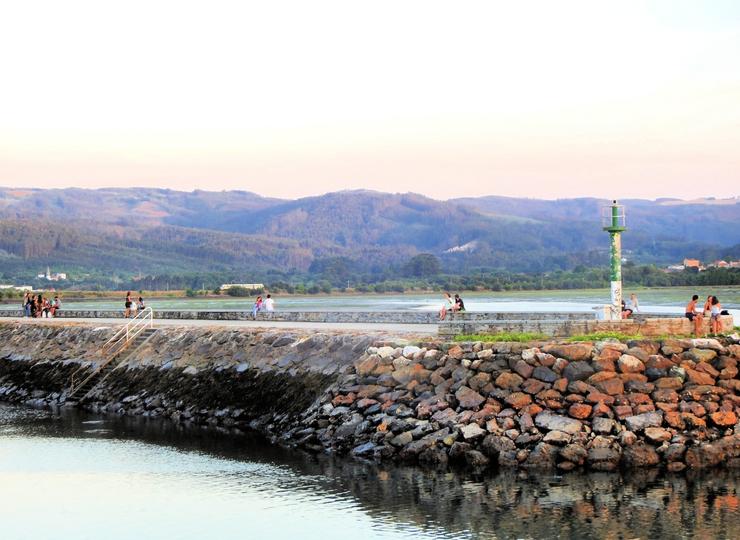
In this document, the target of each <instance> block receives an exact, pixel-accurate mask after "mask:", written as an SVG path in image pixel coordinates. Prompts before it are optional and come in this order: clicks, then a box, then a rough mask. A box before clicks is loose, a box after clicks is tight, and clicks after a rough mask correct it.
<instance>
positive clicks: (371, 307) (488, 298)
mask: <svg viewBox="0 0 740 540" xmlns="http://www.w3.org/2000/svg"><path fill="white" fill-rule="evenodd" d="M625 292H626V293H628V294H629V293H630V292H637V294H638V297H639V300H640V306H641V308H642V309H643V311H649V312H653V313H669V314H670V313H673V314H682V313H683V312H684V307H685V306H686V303H687V302H688V300H689V299H690V298H691V295H692V294H699V295H700V297H701V298H702V299H704V298H706V296H707V295H709V294H714V295H716V296H718V297H719V299H720V301H721V302H722V305H723V306H724V307H725V308H727V309H729V310H730V311H731V312H732V314H733V315H734V316H735V317H736V318H737V319H738V320H740V287H694V288H688V287H670V288H654V289H638V290H636V291H631V290H629V289H628V290H626V291H625ZM463 298H464V299H465V306H466V308H467V309H468V311H514V312H516V311H524V312H527V311H545V312H547V311H571V312H593V309H592V308H593V307H594V306H596V305H599V304H602V305H603V304H605V303H608V301H609V291H608V290H607V289H604V290H601V289H598V290H596V289H589V290H576V291H525V292H498V293H497V292H477V293H465V294H463ZM276 300H277V308H278V309H284V310H289V311H290V310H308V311H335V310H347V311H386V310H422V311H436V310H438V309H439V308H440V307H441V306H442V304H443V299H442V295H441V294H402V295H401V294H399V295H356V296H354V295H338V294H337V295H329V296H286V297H280V296H278V297H277V299H276ZM251 304H252V299H250V298H229V297H226V298H176V299H153V300H151V301H149V302H148V305H150V306H152V307H153V308H154V309H155V310H156V309H206V310H207V309H213V310H221V309H227V310H228V309H240V310H244V309H251ZM64 305H65V307H68V308H70V309H72V308H78V309H122V308H123V301H122V300H120V301H111V300H87V301H73V300H70V301H65V302H64ZM11 307H15V306H13V305H12V304H3V305H2V306H0V308H2V309H9V308H11Z"/></svg>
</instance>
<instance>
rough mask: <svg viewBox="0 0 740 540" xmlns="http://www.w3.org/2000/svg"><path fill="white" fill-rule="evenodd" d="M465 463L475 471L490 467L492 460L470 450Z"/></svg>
mask: <svg viewBox="0 0 740 540" xmlns="http://www.w3.org/2000/svg"><path fill="white" fill-rule="evenodd" d="M465 462H466V463H467V464H468V465H469V466H470V467H473V468H475V469H481V468H484V467H488V464H489V463H490V462H491V460H490V459H489V458H488V457H486V456H485V455H484V454H483V453H482V452H479V451H478V450H468V451H466V452H465Z"/></svg>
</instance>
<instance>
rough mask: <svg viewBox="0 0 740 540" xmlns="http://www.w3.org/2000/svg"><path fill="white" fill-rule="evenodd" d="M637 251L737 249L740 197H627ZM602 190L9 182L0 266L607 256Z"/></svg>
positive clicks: (14, 271)
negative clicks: (294, 190) (295, 195)
mask: <svg viewBox="0 0 740 540" xmlns="http://www.w3.org/2000/svg"><path fill="white" fill-rule="evenodd" d="M621 202H623V203H624V204H625V206H626V208H627V215H628V217H627V225H628V231H627V233H625V235H624V240H623V246H624V249H625V254H626V255H627V257H628V258H631V259H633V260H635V261H637V262H657V263H667V262H672V261H679V260H681V259H682V258H684V257H700V258H703V259H713V258H717V257H733V256H734V257H736V258H740V253H739V251H740V248H739V247H738V245H740V201H739V200H737V199H733V200H725V201H717V200H712V199H706V200H699V201H689V202H686V201H677V200H669V199H663V200H658V201H645V200H628V201H621ZM606 203H607V201H600V200H597V199H587V198H583V199H565V200H558V201H542V200H535V199H516V198H503V197H481V198H468V199H456V200H450V201H438V200H434V199H430V198H427V197H424V196H422V195H417V194H388V193H378V192H370V191H345V192H336V193H328V194H325V195H321V196H317V197H307V198H302V199H297V200H280V199H270V198H264V197H261V196H259V195H256V194H254V193H249V192H244V191H223V192H207V191H195V192H178V191H171V190H161V189H99V190H84V189H57V190H32V189H10V188H0V276H4V277H5V278H8V277H15V276H19V275H29V276H30V275H33V274H35V273H37V272H38V271H40V270H41V269H43V268H45V266H46V265H47V264H51V265H53V267H54V268H55V269H57V270H59V271H64V270H68V271H72V270H74V271H76V272H85V273H92V274H95V273H108V274H109V273H112V272H118V273H120V275H126V274H129V275H130V274H137V273H163V272H170V273H178V272H189V273H197V272H208V271H225V270H229V271H233V272H234V274H235V275H244V276H245V277H246V276H249V275H260V273H262V272H266V271H269V270H271V269H272V270H280V271H294V270H295V271H307V270H308V269H310V268H311V267H312V265H313V266H314V268H315V267H317V265H318V266H320V265H321V262H322V261H324V260H327V259H330V258H336V257H341V258H343V259H346V260H349V261H352V263H353V264H357V265H359V267H360V268H362V269H363V271H365V272H371V273H372V272H374V271H382V269H384V268H387V267H389V266H392V265H402V264H403V263H404V262H405V261H407V260H408V259H409V258H411V257H412V256H414V255H415V254H418V253H431V254H433V255H435V256H436V257H437V258H438V259H439V260H440V261H441V264H442V268H443V270H445V271H446V272H451V273H466V272H469V271H471V270H472V269H476V268H478V269H480V268H483V269H507V270H516V271H533V272H534V271H551V270H557V269H569V268H573V267H575V266H577V265H587V266H588V265H601V264H606V247H607V245H608V239H607V237H606V234H605V233H603V232H602V231H601V224H600V207H601V206H602V205H603V204H606Z"/></svg>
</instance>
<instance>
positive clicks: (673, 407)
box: [655, 402, 678, 412]
mask: <svg viewBox="0 0 740 540" xmlns="http://www.w3.org/2000/svg"><path fill="white" fill-rule="evenodd" d="M655 406H656V407H657V408H658V409H660V410H661V411H663V412H671V411H677V410H678V403H661V402H658V403H656V404H655Z"/></svg>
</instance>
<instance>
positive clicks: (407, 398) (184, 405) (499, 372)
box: [0, 323, 740, 472]
mask: <svg viewBox="0 0 740 540" xmlns="http://www.w3.org/2000/svg"><path fill="white" fill-rule="evenodd" d="M111 333H112V330H111V329H108V328H93V327H89V326H69V327H67V326H56V325H54V326H42V325H39V326H37V325H27V324H25V325H24V324H17V323H12V324H0V399H3V400H6V401H11V402H20V403H26V404H29V405H34V406H56V405H60V404H63V403H64V401H65V391H66V388H67V386H68V383H69V377H70V375H71V373H72V372H73V371H74V370H76V369H78V368H80V367H82V369H87V370H91V369H92V367H93V366H94V365H95V364H96V362H99V361H100V359H99V358H98V357H97V351H98V350H99V347H100V345H102V343H104V342H105V340H106V339H107V338H108V337H109V336H110V335H111ZM739 359H740V344H738V343H736V342H733V341H732V340H722V341H718V340H715V339H693V340H692V339H686V340H677V339H668V340H641V341H632V342H628V343H619V342H616V341H601V342H596V343H558V342H550V343H546V342H542V343H533V344H520V343H495V344H491V343H460V344H455V343H448V342H443V341H438V340H435V341H427V342H416V343H410V342H397V341H396V340H394V339H392V338H390V337H389V336H386V335H383V334H375V335H360V334H357V333H306V332H285V331H279V332H278V331H260V330H256V329H250V330H246V329H223V328H221V329H218V328H212V329H207V328H199V329H193V328H187V329H185V328H165V329H160V330H158V331H157V333H155V334H154V336H153V337H152V338H150V340H149V341H147V342H146V343H145V344H144V345H143V346H142V347H140V348H139V349H137V350H136V351H134V352H133V353H132V354H131V355H130V356H129V357H127V358H126V361H125V363H124V364H122V365H120V366H119V367H118V368H117V369H116V370H114V371H113V372H112V374H111V375H110V376H109V377H108V378H107V379H106V380H105V381H104V383H103V384H102V385H101V386H99V387H98V388H96V390H95V391H94V393H93V395H92V396H91V397H90V398H89V399H87V400H86V401H85V402H83V403H81V404H80V405H81V406H83V407H84V408H86V409H89V410H92V411H95V412H103V413H113V414H120V415H123V414H125V415H132V416H133V415H139V416H150V417H168V418H170V419H172V420H173V421H175V422H184V423H193V424H204V425H211V426H217V427H219V428H221V429H227V430H245V429H256V430H258V431H260V432H262V433H264V434H266V435H268V436H269V437H271V438H272V439H273V440H274V441H275V442H279V443H281V444H284V445H287V446H291V447H297V448H302V449H304V450H308V451H311V452H329V453H336V454H350V455H353V456H355V457H358V458H362V459H372V460H398V461H404V462H419V463H422V464H428V465H432V466H435V467H439V466H441V467H445V466H447V465H448V464H453V465H454V464H462V465H467V466H470V467H473V468H475V469H484V468H488V467H503V468H515V467H519V468H528V469H555V468H557V469H560V470H571V469H576V468H581V467H582V468H587V469H590V470H599V471H604V470H615V469H617V468H619V467H624V468H637V467H651V468H665V469H667V470H669V471H674V472H675V471H681V470H683V469H686V468H691V469H700V468H705V467H714V466H720V465H722V466H728V467H737V466H740V422H738V415H739V414H740V378H739V377H738V360H739Z"/></svg>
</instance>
